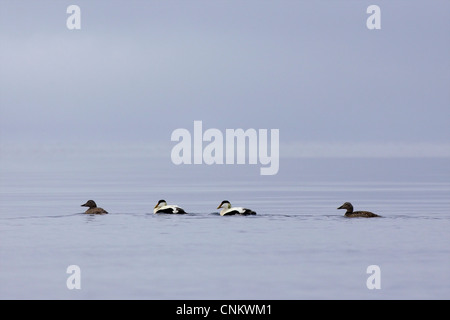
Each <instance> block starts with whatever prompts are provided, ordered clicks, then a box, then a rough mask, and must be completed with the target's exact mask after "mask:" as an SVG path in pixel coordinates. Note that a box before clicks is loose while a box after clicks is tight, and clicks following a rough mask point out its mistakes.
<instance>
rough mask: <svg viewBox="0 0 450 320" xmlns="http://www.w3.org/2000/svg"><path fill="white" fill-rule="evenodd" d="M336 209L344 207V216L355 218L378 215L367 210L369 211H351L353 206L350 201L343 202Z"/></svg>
mask: <svg viewBox="0 0 450 320" xmlns="http://www.w3.org/2000/svg"><path fill="white" fill-rule="evenodd" d="M338 209H346V210H347V212H346V213H345V216H346V217H348V218H357V217H363V218H375V217H380V216H379V215H377V214H375V213H373V212H369V211H353V206H352V204H351V203H350V202H346V203H344V204H343V205H342V206H340V207H339V208H338Z"/></svg>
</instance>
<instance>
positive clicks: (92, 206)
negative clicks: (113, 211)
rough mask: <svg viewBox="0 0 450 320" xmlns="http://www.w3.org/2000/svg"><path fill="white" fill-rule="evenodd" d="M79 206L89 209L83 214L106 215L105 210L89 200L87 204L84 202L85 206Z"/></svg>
mask: <svg viewBox="0 0 450 320" xmlns="http://www.w3.org/2000/svg"><path fill="white" fill-rule="evenodd" d="M81 206H82V207H89V209H87V210H86V212H85V213H87V214H105V213H108V211H106V210H105V209H103V208H99V207H97V204H96V203H95V201H94V200H89V201H88V202H86V203H85V204H82V205H81Z"/></svg>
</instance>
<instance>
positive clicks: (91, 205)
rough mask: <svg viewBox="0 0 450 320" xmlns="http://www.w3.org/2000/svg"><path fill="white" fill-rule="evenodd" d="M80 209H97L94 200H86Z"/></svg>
mask: <svg viewBox="0 0 450 320" xmlns="http://www.w3.org/2000/svg"><path fill="white" fill-rule="evenodd" d="M81 206H82V207H89V208H97V204H96V203H95V201H94V200H88V202H86V203H85V204H82V205H81Z"/></svg>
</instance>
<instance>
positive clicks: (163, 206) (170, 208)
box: [153, 200, 186, 214]
mask: <svg viewBox="0 0 450 320" xmlns="http://www.w3.org/2000/svg"><path fill="white" fill-rule="evenodd" d="M153 213H174V214H185V213H186V211H184V210H183V209H182V208H180V207H179V206H175V205H167V202H166V200H159V201H158V203H157V204H156V206H155V208H154V209H153Z"/></svg>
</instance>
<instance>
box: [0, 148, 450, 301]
mask: <svg viewBox="0 0 450 320" xmlns="http://www.w3.org/2000/svg"><path fill="white" fill-rule="evenodd" d="M147 151H148V150H146V149H145V148H143V149H139V148H136V149H126V150H122V149H120V148H119V149H117V150H115V149H111V150H106V151H105V150H95V149H93V150H90V151H89V150H88V152H85V151H83V152H81V151H80V150H79V149H78V148H72V149H70V148H69V149H67V148H56V147H55V148H42V147H39V148H38V147H36V148H33V147H30V148H22V149H21V148H6V149H5V148H3V149H2V150H1V153H0V164H1V166H0V298H1V299H274V300H277V299H449V298H450V273H449V270H450V236H449V230H450V163H449V161H448V159H438V158H436V159H425V158H403V159H402V158H397V159H369V158H366V159H352V158H348V159H332V158H323V159H320V158H319V159H312V158H311V159H308V158H282V159H280V171H279V173H278V174H277V175H275V176H261V175H260V174H259V166H258V165H210V166H209V165H179V166H176V165H174V164H173V163H172V162H171V161H170V156H169V155H168V153H166V152H162V153H158V152H154V153H151V152H147ZM89 199H93V200H95V201H96V202H97V205H98V206H100V207H103V208H104V209H106V210H107V211H108V212H109V214H107V215H86V214H83V211H84V210H83V209H85V208H83V207H80V205H81V204H83V203H85V202H86V201H87V200H89ZM159 199H165V200H166V201H167V202H168V203H169V204H177V205H179V206H181V207H183V208H184V209H185V210H186V211H187V212H189V214H187V215H155V214H153V207H154V205H155V204H156V202H157V201H158V200H159ZM225 199H227V200H229V201H230V202H231V203H232V204H233V205H235V206H245V207H249V208H251V209H253V210H255V211H256V212H257V215H256V216H245V217H244V216H231V217H221V216H220V215H219V214H218V210H217V209H216V207H217V206H218V204H219V203H220V202H221V201H222V200H225ZM345 201H350V202H352V203H353V205H354V207H355V210H368V211H373V212H376V213H378V214H380V215H381V216H382V217H381V218H372V219H365V218H356V219H349V218H345V217H344V216H343V214H344V212H343V211H342V210H337V207H339V206H340V205H341V204H342V203H344V202H345ZM71 265H77V266H79V268H80V278H79V280H80V285H81V288H80V289H69V288H68V286H67V280H68V278H69V277H70V276H71V274H70V273H67V268H68V266H71ZM371 265H377V266H378V267H379V270H380V273H379V279H378V280H379V284H380V288H379V289H369V288H368V286H367V280H368V278H369V277H370V276H371V274H370V273H367V268H368V266H371Z"/></svg>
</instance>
